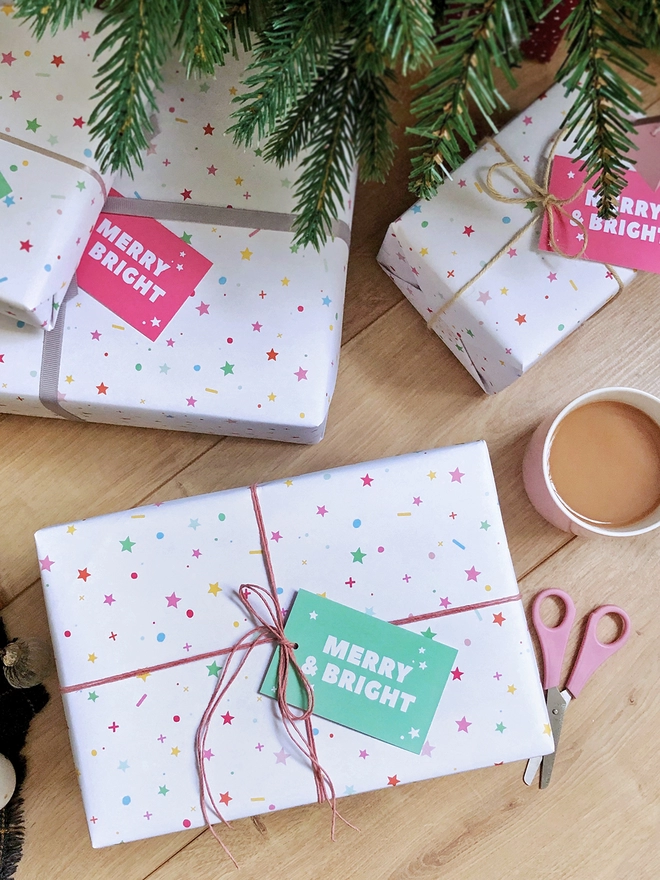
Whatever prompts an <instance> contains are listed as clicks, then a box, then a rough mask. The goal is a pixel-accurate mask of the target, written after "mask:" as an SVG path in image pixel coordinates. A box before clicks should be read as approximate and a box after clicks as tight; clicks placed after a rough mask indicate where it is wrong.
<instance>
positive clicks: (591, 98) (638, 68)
mask: <svg viewBox="0 0 660 880" xmlns="http://www.w3.org/2000/svg"><path fill="white" fill-rule="evenodd" d="M567 31H568V39H569V49H568V56H567V58H566V60H565V61H564V64H563V65H562V67H561V68H560V70H559V71H558V73H557V79H558V80H559V81H560V82H565V85H566V87H567V93H569V94H570V93H571V92H576V98H575V102H574V104H573V106H572V108H571V110H570V111H569V113H568V114H567V116H566V118H565V120H564V127H565V128H566V129H567V130H568V131H569V132H571V133H573V134H574V135H575V146H574V147H573V151H574V152H577V153H578V158H579V159H582V166H581V168H582V169H583V170H586V172H587V176H588V177H591V176H593V175H596V179H595V181H594V183H593V189H594V190H595V191H596V193H597V195H598V197H599V199H600V206H599V209H598V214H599V216H600V217H604V218H605V217H614V216H615V215H616V212H617V205H616V199H617V197H618V196H619V194H620V192H621V190H622V189H623V187H624V186H625V184H626V180H625V176H624V175H625V171H626V167H627V162H626V154H627V153H628V152H629V150H631V149H634V145H633V143H632V141H631V139H630V137H629V135H630V133H631V132H633V131H634V126H633V124H632V122H631V121H630V120H629V119H627V118H626V116H627V115H628V114H637V113H640V112H641V106H640V94H639V91H638V90H637V89H635V88H633V87H632V86H630V85H629V84H628V83H627V82H626V81H625V80H624V79H623V78H622V76H621V75H620V74H619V72H618V70H617V69H616V68H619V69H620V70H623V71H625V72H627V73H630V74H633V75H634V76H636V77H638V78H639V79H643V80H644V81H646V82H651V81H652V80H651V78H650V77H649V76H648V74H646V72H645V62H644V60H643V59H642V58H641V57H640V56H639V55H638V54H636V52H635V50H636V49H640V48H641V44H640V43H639V42H638V41H637V40H636V39H635V38H634V37H633V36H632V34H631V33H630V32H629V31H628V30H627V28H626V27H625V21H624V19H623V18H622V16H621V15H620V14H619V13H618V11H617V10H615V9H614V8H613V7H612V4H611V3H608V2H606V0H581V2H580V3H579V4H578V5H577V6H576V7H575V9H574V10H573V12H572V13H571V14H570V16H569V18H568V20H567Z"/></svg>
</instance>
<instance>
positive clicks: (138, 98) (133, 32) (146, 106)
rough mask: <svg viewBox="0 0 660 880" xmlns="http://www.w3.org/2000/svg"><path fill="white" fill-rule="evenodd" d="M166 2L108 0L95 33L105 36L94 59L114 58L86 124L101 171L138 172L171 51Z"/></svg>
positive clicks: (101, 77)
mask: <svg viewBox="0 0 660 880" xmlns="http://www.w3.org/2000/svg"><path fill="white" fill-rule="evenodd" d="M171 11H172V9H171V4H170V3H169V2H168V0H109V2H108V3H107V4H106V7H105V12H106V14H105V17H104V18H103V19H102V21H101V23H100V25H99V27H98V32H99V33H102V32H103V31H109V33H108V34H107V35H106V37H105V38H104V39H103V40H102V42H101V44H100V46H99V48H98V49H97V55H102V54H103V53H105V52H113V54H112V55H111V56H110V58H108V60H106V61H105V62H104V63H103V64H102V65H101V66H100V67H99V70H98V73H97V76H98V77H99V82H98V84H97V93H98V94H100V96H101V98H100V100H99V102H98V103H97V105H96V106H95V108H94V110H93V112H92V114H91V116H90V119H89V124H90V132H91V134H93V135H95V136H97V137H99V138H100V139H101V143H100V145H99V147H98V148H97V151H96V158H97V159H99V161H100V162H101V167H102V168H103V169H104V170H105V169H108V168H110V169H112V170H113V171H118V170H120V169H121V170H125V171H128V172H129V173H130V170H131V163H132V162H135V164H136V165H138V167H140V168H141V167H142V157H141V151H142V150H145V149H146V148H147V146H148V142H147V135H148V134H151V132H152V131H153V128H152V125H151V122H150V119H149V117H150V115H151V113H153V112H155V111H156V110H157V107H156V101H155V97H154V95H155V92H156V90H157V89H160V88H161V82H162V74H161V67H162V65H163V63H164V61H165V59H166V58H167V57H168V55H169V53H170V50H171V40H172V29H173V22H172V15H171Z"/></svg>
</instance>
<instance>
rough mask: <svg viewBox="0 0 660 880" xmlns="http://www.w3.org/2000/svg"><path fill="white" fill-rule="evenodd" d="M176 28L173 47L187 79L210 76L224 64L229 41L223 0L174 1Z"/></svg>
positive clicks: (224, 0)
mask: <svg viewBox="0 0 660 880" xmlns="http://www.w3.org/2000/svg"><path fill="white" fill-rule="evenodd" d="M178 5H179V16H180V25H179V32H178V34H177V36H176V40H175V45H177V46H180V47H181V61H182V62H183V63H184V64H185V65H186V74H187V76H189V77H190V76H200V75H207V76H213V74H214V73H215V68H216V66H217V65H222V64H224V62H225V55H226V53H227V52H229V51H230V46H231V41H230V37H229V33H228V31H227V25H226V23H225V20H224V19H225V18H226V15H227V5H226V0H178Z"/></svg>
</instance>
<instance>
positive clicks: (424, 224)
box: [422, 220, 429, 229]
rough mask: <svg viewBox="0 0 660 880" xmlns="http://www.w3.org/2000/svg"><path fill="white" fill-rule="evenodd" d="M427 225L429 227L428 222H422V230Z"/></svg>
mask: <svg viewBox="0 0 660 880" xmlns="http://www.w3.org/2000/svg"><path fill="white" fill-rule="evenodd" d="M428 225H429V221H428V220H422V229H426V227H427V226H428Z"/></svg>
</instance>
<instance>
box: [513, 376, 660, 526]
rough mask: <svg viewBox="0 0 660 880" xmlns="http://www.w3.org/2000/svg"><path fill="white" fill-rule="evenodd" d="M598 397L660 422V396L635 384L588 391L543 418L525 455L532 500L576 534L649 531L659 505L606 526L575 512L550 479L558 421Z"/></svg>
mask: <svg viewBox="0 0 660 880" xmlns="http://www.w3.org/2000/svg"><path fill="white" fill-rule="evenodd" d="M597 400H614V401H617V402H619V403H628V404H630V405H631V406H634V407H637V409H640V410H641V411H642V412H644V413H646V415H647V416H649V417H650V418H652V419H653V421H654V422H655V423H656V424H657V425H658V426H660V400H659V399H658V398H657V397H654V396H653V395H652V394H648V393H647V392H646V391H638V390H637V389H636V388H598V389H597V390H596V391H588V392H587V393H586V394H583V395H581V396H580V397H577V398H576V399H575V400H572V401H571V402H570V403H569V404H567V405H566V406H565V407H564V408H563V409H562V410H561V411H560V412H559V413H557V414H556V415H554V416H550V417H549V418H547V419H545V421H543V422H541V424H540V425H539V426H538V428H537V429H536V431H534V434H533V435H532V439H531V440H530V441H529V445H528V447H527V450H526V451H525V457H524V459H523V482H524V484H525V489H526V491H527V494H528V496H529V500H530V501H531V502H532V504H533V505H534V507H535V508H536V509H537V510H538V512H539V513H540V514H541V516H542V517H544V518H545V519H547V520H548V522H550V523H552V525H553V526H557V528H558V529H562V530H563V531H564V532H573V534H575V535H584V536H591V535H608V536H610V537H631V536H633V535H642V534H644V532H650V531H652V530H653V529H657V528H658V526H660V507H658V508H656V509H655V510H654V511H653V512H652V513H650V514H649V515H648V516H646V517H644V519H642V520H639V522H635V523H632V524H631V525H628V526H622V527H619V528H615V527H603V526H597V525H594V524H592V523H589V522H585V521H584V520H582V519H580V517H578V516H576V515H575V514H574V513H573V511H572V510H570V509H569V508H568V507H567V506H566V505H565V504H564V502H563V501H562V499H561V498H560V496H559V495H558V494H557V492H556V491H555V488H554V486H553V485H552V481H551V480H550V468H549V459H550V445H551V444H552V440H553V438H554V435H555V431H556V430H557V428H558V426H559V423H560V422H561V421H562V419H564V418H565V417H566V416H567V415H568V413H570V412H572V411H573V410H574V409H577V408H578V407H579V406H584V404H586V403H594V402H595V401H597Z"/></svg>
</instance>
